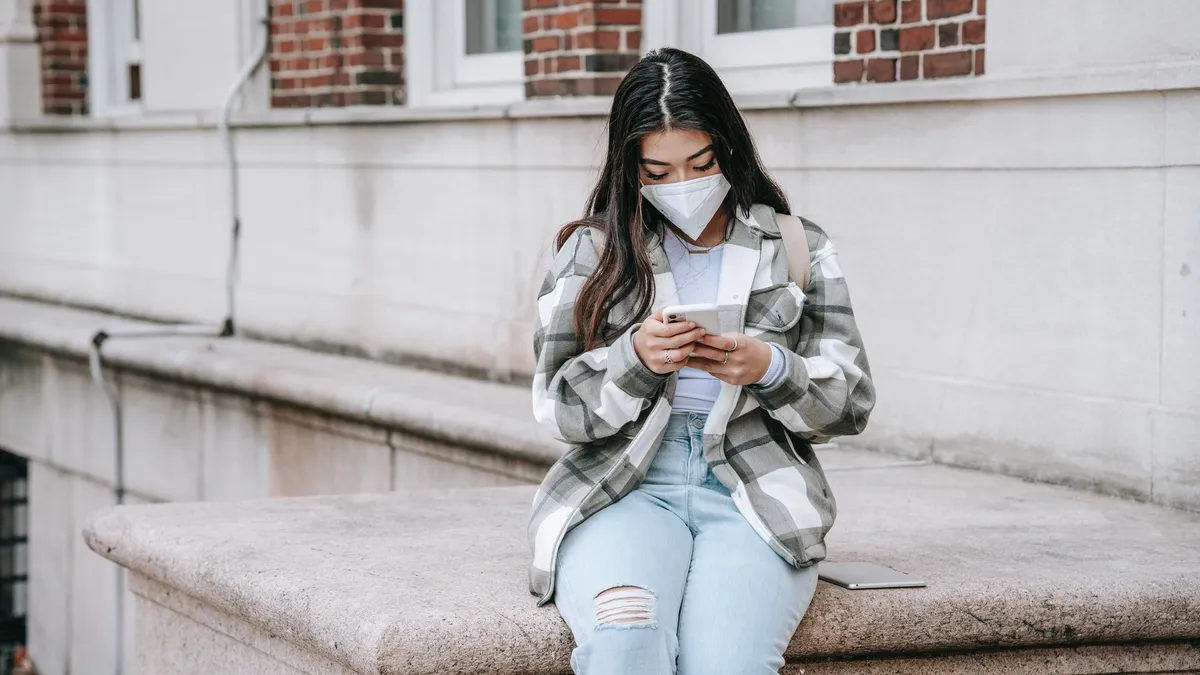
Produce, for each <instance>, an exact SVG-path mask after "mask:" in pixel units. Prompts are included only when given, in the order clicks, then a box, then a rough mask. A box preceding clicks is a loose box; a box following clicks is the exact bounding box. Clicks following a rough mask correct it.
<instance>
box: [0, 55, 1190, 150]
mask: <svg viewBox="0 0 1200 675" xmlns="http://www.w3.org/2000/svg"><path fill="white" fill-rule="evenodd" d="M1197 87H1200V62H1195V61H1180V62H1175V63H1146V64H1136V65H1132V66H1122V67H1116V68H1102V69H1095V70H1090V71H1084V72H1078V71H1066V72H1047V73H1012V74H1006V75H986V76H983V77H969V78H959V79H946V80H913V81H909V82H896V83H888V84H867V85H859V86H856V85H838V86H825V87H810V88H806V89H799V90H794V91H788V90H781V91H775V92H761V93H754V94H740V95H737V96H735V97H734V98H735V100H736V103H737V104H738V106H739V107H740V108H741V109H742V110H747V111H750V110H774V109H787V108H826V107H841V106H860V105H895V104H909V103H945V102H953V101H989V100H1011V99H1031V98H1049V97H1057V96H1096V95H1106V94H1124V93H1136V92H1147V91H1174V90H1181V89H1195V88H1197ZM611 103H612V100H611V99H610V98H608V97H603V96H585V97H579V98H561V99H536V100H528V101H516V102H513V103H509V104H493V105H463V106H430V107H415V108H414V107H409V106H355V107H348V108H309V109H290V110H288V109H281V110H265V111H251V112H239V113H234V116H233V125H234V126H235V127H238V128H253V127H268V128H269V127H289V126H322V125H338V124H421V123H439V122H454V121H469V120H495V119H536V118H561V117H605V116H607V115H608V111H609V108H610V106H611ZM216 126H217V112H216V111H203V112H194V113H158V114H151V115H144V116H143V115H136V116H129V117H113V118H103V117H99V118H97V117H73V118H70V117H58V118H56V117H41V118H34V119H20V120H14V121H12V122H10V123H9V124H8V125H7V129H8V130H11V131H13V132H16V133H69V132H113V131H162V130H170V129H214V128H216ZM5 129H6V127H5V126H4V125H0V131H4V130H5Z"/></svg>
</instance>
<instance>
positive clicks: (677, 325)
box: [651, 321, 696, 338]
mask: <svg viewBox="0 0 1200 675" xmlns="http://www.w3.org/2000/svg"><path fill="white" fill-rule="evenodd" d="M695 328H696V323H695V322H694V321H675V322H673V323H660V324H659V325H657V326H652V331H653V332H652V333H651V334H652V335H658V337H664V338H668V337H675V336H676V335H682V334H684V333H687V332H689V331H692V330H695Z"/></svg>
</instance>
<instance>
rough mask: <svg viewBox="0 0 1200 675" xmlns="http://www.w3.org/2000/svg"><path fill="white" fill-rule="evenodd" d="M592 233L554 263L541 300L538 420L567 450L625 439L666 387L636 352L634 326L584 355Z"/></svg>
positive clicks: (574, 240) (578, 236) (575, 239)
mask: <svg viewBox="0 0 1200 675" xmlns="http://www.w3.org/2000/svg"><path fill="white" fill-rule="evenodd" d="M591 239H592V235H591V231H590V230H589V229H588V228H585V227H581V228H579V229H578V230H576V231H575V232H574V233H573V234H572V235H571V237H570V238H569V239H568V240H567V242H566V244H565V245H564V246H563V247H562V249H561V250H560V251H559V252H558V254H557V255H556V256H555V258H554V262H553V264H552V265H551V267H550V272H549V273H548V274H547V276H546V281H545V282H544V283H543V284H542V288H541V291H540V292H539V293H538V301H537V304H538V324H537V331H536V333H535V335H534V358H535V359H536V365H535V367H534V375H533V414H534V418H535V419H536V420H537V421H538V422H539V423H540V424H542V425H543V426H545V427H546V428H547V429H549V430H550V432H551V433H552V434H553V435H554V437H555V438H557V439H559V440H561V441H563V442H566V443H574V444H581V443H590V442H592V441H596V440H600V439H603V438H607V437H609V436H612V435H614V434H616V433H617V431H618V430H619V429H621V428H622V427H623V426H625V425H626V424H629V423H630V422H633V421H635V420H637V419H638V417H639V416H640V415H641V413H642V411H643V410H645V409H646V408H648V407H650V405H651V404H652V402H653V398H654V396H655V394H657V392H658V391H659V389H660V388H661V387H662V385H663V384H664V383H665V382H666V380H667V376H666V375H659V374H657V373H655V372H654V371H652V370H650V369H649V368H647V367H646V365H645V364H643V363H642V361H641V359H640V358H638V355H637V353H636V352H635V351H634V348H633V333H634V332H635V331H636V330H637V329H638V327H639V326H640V324H639V325H635V326H633V327H632V328H631V329H630V330H628V331H627V332H626V333H625V334H623V335H621V336H620V337H618V338H617V339H616V340H615V341H614V342H613V343H612V344H611V345H609V346H606V347H599V348H596V349H592V350H590V351H586V352H585V351H583V345H582V344H581V339H580V336H578V335H577V334H576V333H575V299H576V297H577V296H578V295H579V291H580V289H581V288H582V287H583V283H584V281H586V280H587V277H588V275H589V274H591V273H592V269H593V268H594V267H595V265H596V262H597V255H596V249H595V246H594V245H593V243H592V240H591Z"/></svg>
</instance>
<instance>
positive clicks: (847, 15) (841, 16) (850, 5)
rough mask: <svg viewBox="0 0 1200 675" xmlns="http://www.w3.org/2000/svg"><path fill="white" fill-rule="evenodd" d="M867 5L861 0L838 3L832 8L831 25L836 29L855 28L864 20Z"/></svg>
mask: <svg viewBox="0 0 1200 675" xmlns="http://www.w3.org/2000/svg"><path fill="white" fill-rule="evenodd" d="M866 9H867V5H866V3H865V2H864V1H863V0H856V1H855V2H839V3H838V4H836V5H834V6H833V25H835V26H838V27H845V26H857V25H858V24H860V23H862V22H863V21H865V20H866V16H867V11H866Z"/></svg>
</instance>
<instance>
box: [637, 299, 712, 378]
mask: <svg viewBox="0 0 1200 675" xmlns="http://www.w3.org/2000/svg"><path fill="white" fill-rule="evenodd" d="M704 335H705V331H704V329H703V328H697V327H696V324H695V323H694V322H692V321H680V322H677V323H663V320H662V311H661V310H660V311H658V312H655V313H654V316H652V317H650V318H649V319H646V321H645V323H643V324H642V325H641V327H640V328H638V330H637V332H636V333H634V334H633V349H634V351H636V352H637V355H638V358H639V359H641V360H642V363H644V364H646V367H647V368H649V369H650V370H652V371H654V372H656V373H658V374H659V375H666V374H667V373H673V372H675V371H677V370H679V369H681V368H683V367H684V366H686V365H688V357H689V356H691V355H692V350H693V349H695V347H696V341H697V340H699V339H700V338H702V337H704Z"/></svg>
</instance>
